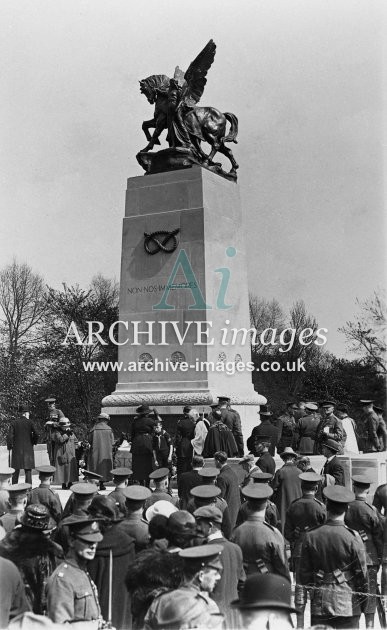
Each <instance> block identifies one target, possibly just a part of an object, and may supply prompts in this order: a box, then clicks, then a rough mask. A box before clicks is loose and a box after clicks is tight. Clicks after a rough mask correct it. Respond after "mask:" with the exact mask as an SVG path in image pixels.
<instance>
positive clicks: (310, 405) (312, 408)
mask: <svg viewBox="0 0 387 630" xmlns="http://www.w3.org/2000/svg"><path fill="white" fill-rule="evenodd" d="M305 409H307V410H308V411H317V409H318V405H316V404H315V403H310V402H308V403H306V405H305Z"/></svg>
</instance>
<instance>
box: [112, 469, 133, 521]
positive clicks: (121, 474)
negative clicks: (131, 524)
mask: <svg viewBox="0 0 387 630" xmlns="http://www.w3.org/2000/svg"><path fill="white" fill-rule="evenodd" d="M110 474H111V475H113V483H114V485H115V488H114V490H113V491H112V492H111V493H110V494H109V497H112V498H113V499H114V500H115V502H116V505H117V507H118V509H119V511H120V513H121V514H122V516H126V513H127V512H126V496H125V493H124V490H125V488H127V487H128V484H129V477H131V476H132V474H133V471H132V470H130V468H125V467H122V468H113V470H111V471H110Z"/></svg>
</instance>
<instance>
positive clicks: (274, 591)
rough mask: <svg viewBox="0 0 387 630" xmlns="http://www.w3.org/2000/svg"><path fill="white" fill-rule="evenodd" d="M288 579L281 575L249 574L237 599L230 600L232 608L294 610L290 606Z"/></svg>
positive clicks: (290, 588)
mask: <svg viewBox="0 0 387 630" xmlns="http://www.w3.org/2000/svg"><path fill="white" fill-rule="evenodd" d="M291 591H292V587H291V584H290V581H289V580H288V579H287V578H285V577H283V576H282V575H276V574H275V573H266V574H264V575H262V574H259V573H256V574H254V575H250V576H249V577H248V578H247V580H246V582H245V584H244V587H243V589H242V591H241V593H240V596H239V599H236V600H234V601H233V602H231V606H232V607H234V608H242V609H243V608H281V609H283V610H287V611H288V612H290V613H294V612H296V611H295V609H294V608H293V607H292V606H291Z"/></svg>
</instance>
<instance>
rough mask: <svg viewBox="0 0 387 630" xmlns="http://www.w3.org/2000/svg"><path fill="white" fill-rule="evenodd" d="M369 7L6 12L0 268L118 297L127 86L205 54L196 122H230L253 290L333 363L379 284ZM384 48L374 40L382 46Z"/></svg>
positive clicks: (135, 6) (131, 146) (36, 4)
mask: <svg viewBox="0 0 387 630" xmlns="http://www.w3.org/2000/svg"><path fill="white" fill-rule="evenodd" d="M382 5H383V3H382V2H381V1H380V2H378V1H377V0H373V1H371V2H370V1H369V0H361V1H360V0H282V1H281V0H276V1H275V2H274V1H273V0H251V1H244V2H237V1H236V0H235V1H231V0H226V1H225V0H221V1H217V0H211V1H210V2H209V1H208V0H196V2H190V1H185V0H179V1H178V0H176V1H174V0H162V1H160V0H148V1H147V2H142V1H137V0H133V1H129V0H111V1H109V0H86V1H78V0H77V1H75V0H63V1H62V0H34V1H33V2H31V0H28V1H24V0H23V1H20V0H2V2H1V4H0V18H1V19H0V25H1V26H0V30H1V32H0V57H1V59H2V81H1V82H0V102H1V104H0V108H1V110H0V111H1V119H2V141H1V143H0V159H1V165H0V168H1V188H0V195H1V212H2V229H1V235H0V267H3V266H4V265H5V264H7V263H8V262H10V261H11V260H12V258H13V257H14V256H16V258H17V259H19V260H21V261H26V262H28V263H29V264H30V265H31V266H32V268H33V269H34V270H35V271H36V272H39V273H40V274H42V275H43V276H44V278H45V280H46V282H47V283H48V284H50V285H52V286H55V287H60V285H61V283H62V282H66V283H68V284H75V283H79V284H80V285H81V286H86V285H87V284H88V282H89V281H90V279H91V277H92V276H93V275H94V274H95V273H97V272H101V273H103V274H104V275H106V276H110V277H111V276H115V277H116V278H117V279H119V271H120V256H121V251H120V250H121V229H122V217H123V215H124V197H125V188H126V178H127V177H132V176H135V175H141V174H142V170H141V169H140V167H139V166H138V164H137V162H136V159H135V154H136V153H137V151H138V150H140V149H141V148H142V147H143V146H144V145H145V139H144V136H143V133H142V131H141V123H142V120H144V119H148V118H151V116H152V108H151V106H150V105H149V104H148V103H147V101H146V100H145V99H144V97H143V96H142V95H141V94H140V92H139V85H138V80H139V79H142V78H144V77H146V76H148V75H150V74H167V75H172V73H173V70H174V67H175V65H177V64H179V65H180V67H182V68H183V69H186V68H187V67H188V65H189V63H190V62H191V61H192V60H193V59H194V58H195V56H196V55H197V54H198V53H199V51H200V50H201V49H202V47H203V46H204V44H205V43H206V42H207V41H208V40H209V39H210V38H213V39H214V41H215V42H216V44H217V53H216V57H215V62H214V64H213V66H212V68H211V70H210V72H209V75H208V83H207V87H206V90H205V93H204V95H203V98H202V102H201V104H203V105H213V106H215V107H217V108H218V109H220V110H221V111H231V112H234V113H235V114H236V115H237V116H238V118H239V125H240V133H239V137H238V141H239V143H238V145H232V148H233V151H234V153H235V156H236V158H237V160H238V162H239V164H240V170H239V186H240V189H241V197H242V201H243V208H244V213H245V226H246V240H247V244H248V248H249V250H250V252H251V256H250V257H249V269H248V272H249V289H250V290H251V291H252V292H253V293H255V294H256V295H259V296H262V297H265V298H267V299H271V298H273V297H274V298H276V299H278V300H279V302H280V303H281V304H283V306H284V307H285V308H288V307H289V306H290V305H291V303H292V302H293V301H294V300H295V299H299V298H302V299H304V300H305V302H306V304H307V307H308V309H309V311H310V312H311V313H313V314H314V315H315V317H316V318H317V320H318V323H319V325H320V326H321V327H325V328H328V330H329V334H328V338H329V344H328V348H329V349H330V350H332V351H333V352H336V353H337V354H339V355H342V354H343V353H344V351H345V343H344V337H343V336H342V335H341V334H340V333H338V332H337V328H338V327H339V326H341V325H343V324H344V323H345V321H346V320H348V319H350V318H352V317H353V316H354V313H355V311H356V306H355V300H356V297H359V298H365V297H367V296H369V295H371V294H372V293H373V291H374V290H375V289H377V288H378V287H380V286H382V285H383V284H384V282H385V258H384V256H385V253H384V252H385V249H386V247H385V245H386V235H385V229H384V227H385V226H384V220H383V179H382V176H383V164H382V148H383V143H382V129H381V126H382V65H381V64H382V38H383V34H384V35H385V22H384V24H383V19H382V18H383V16H382ZM383 31H384V33H383Z"/></svg>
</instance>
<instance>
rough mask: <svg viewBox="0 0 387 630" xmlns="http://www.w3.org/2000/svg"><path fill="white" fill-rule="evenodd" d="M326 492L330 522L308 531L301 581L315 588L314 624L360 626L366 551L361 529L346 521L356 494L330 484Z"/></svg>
mask: <svg viewBox="0 0 387 630" xmlns="http://www.w3.org/2000/svg"><path fill="white" fill-rule="evenodd" d="M324 496H325V498H326V499H327V522H326V523H325V525H321V526H320V527H318V528H316V529H313V530H311V531H308V532H306V534H305V538H304V541H303V544H302V548H301V558H300V582H301V584H303V585H304V586H306V587H308V588H311V625H312V626H313V625H327V626H331V627H332V628H358V627H359V619H360V614H361V602H362V600H364V598H365V595H366V594H367V592H368V577H367V562H366V553H365V549H364V545H363V542H362V540H361V538H360V536H359V535H358V533H357V532H355V531H354V530H352V529H349V527H347V526H346V525H345V524H344V517H345V513H346V510H347V507H348V504H349V503H351V502H352V501H354V499H355V495H354V493H353V492H351V490H348V489H347V488H343V487H341V486H329V487H327V488H324ZM359 593H360V594H361V595H359Z"/></svg>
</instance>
